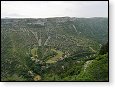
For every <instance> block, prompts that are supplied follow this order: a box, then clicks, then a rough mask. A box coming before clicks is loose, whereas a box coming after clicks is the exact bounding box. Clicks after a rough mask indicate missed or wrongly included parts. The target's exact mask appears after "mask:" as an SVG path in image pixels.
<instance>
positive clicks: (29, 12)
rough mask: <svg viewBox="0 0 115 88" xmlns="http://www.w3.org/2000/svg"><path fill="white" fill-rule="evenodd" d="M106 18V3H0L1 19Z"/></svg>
mask: <svg viewBox="0 0 115 88" xmlns="http://www.w3.org/2000/svg"><path fill="white" fill-rule="evenodd" d="M64 16H69V17H108V2H107V1H2V2H1V17H2V18H4V17H11V18H47V17H64Z"/></svg>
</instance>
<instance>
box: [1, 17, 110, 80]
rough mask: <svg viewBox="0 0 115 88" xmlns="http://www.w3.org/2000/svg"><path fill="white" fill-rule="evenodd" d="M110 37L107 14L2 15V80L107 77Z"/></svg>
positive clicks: (93, 78) (94, 78) (98, 78)
mask: <svg viewBox="0 0 115 88" xmlns="http://www.w3.org/2000/svg"><path fill="white" fill-rule="evenodd" d="M107 41H108V19H107V18H70V17H60V18H59V17H56V18H46V19H29V18H26V19H1V80H2V81H108V79H109V78H108V43H107ZM103 44H105V45H103Z"/></svg>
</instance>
